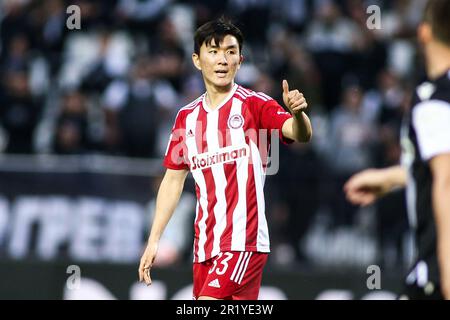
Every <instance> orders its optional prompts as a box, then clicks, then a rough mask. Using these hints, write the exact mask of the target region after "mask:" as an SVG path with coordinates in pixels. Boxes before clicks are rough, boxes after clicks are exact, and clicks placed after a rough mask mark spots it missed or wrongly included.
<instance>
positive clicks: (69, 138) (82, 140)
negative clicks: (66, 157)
mask: <svg viewBox="0 0 450 320" xmlns="http://www.w3.org/2000/svg"><path fill="white" fill-rule="evenodd" d="M85 99H86V98H85V97H84V96H83V94H82V93H81V92H78V91H73V92H68V93H66V94H65V95H64V97H63V104H62V108H61V113H60V115H59V117H58V119H57V122H56V133H55V135H54V142H53V150H54V152H55V153H58V154H83V153H86V152H87V151H89V149H90V148H91V145H92V143H91V141H90V138H89V133H88V116H87V106H86V101H85Z"/></svg>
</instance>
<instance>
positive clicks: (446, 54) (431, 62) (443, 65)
mask: <svg viewBox="0 0 450 320" xmlns="http://www.w3.org/2000/svg"><path fill="white" fill-rule="evenodd" d="M428 55H429V58H428V61H427V74H428V77H429V78H430V79H432V80H435V79H437V78H439V77H440V76H442V75H443V74H444V73H445V72H446V71H447V70H449V69H450V48H449V47H447V46H444V45H442V44H440V43H434V44H433V46H432V47H430V48H429V51H428Z"/></svg>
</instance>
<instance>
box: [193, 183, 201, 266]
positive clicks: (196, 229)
mask: <svg viewBox="0 0 450 320" xmlns="http://www.w3.org/2000/svg"><path fill="white" fill-rule="evenodd" d="M195 194H196V196H197V212H196V213H197V214H196V215H197V216H196V219H195V222H194V262H198V240H199V238H200V228H199V227H198V223H199V221H200V220H201V219H202V217H203V209H202V206H201V205H200V203H199V200H198V199H200V188H199V187H198V185H197V184H195Z"/></svg>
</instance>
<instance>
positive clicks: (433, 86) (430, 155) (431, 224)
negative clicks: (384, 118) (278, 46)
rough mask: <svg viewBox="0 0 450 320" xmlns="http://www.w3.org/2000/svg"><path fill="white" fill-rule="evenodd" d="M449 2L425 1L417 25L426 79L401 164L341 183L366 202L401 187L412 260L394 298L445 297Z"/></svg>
mask: <svg viewBox="0 0 450 320" xmlns="http://www.w3.org/2000/svg"><path fill="white" fill-rule="evenodd" d="M449 16H450V0H430V1H429V2H428V3H427V6H426V9H425V14H424V19H423V21H422V23H421V24H420V26H419V27H418V30H417V31H418V32H417V35H418V40H419V42H420V44H421V45H422V47H423V52H424V55H425V60H426V69H427V75H428V78H429V81H427V82H424V83H422V84H420V85H419V86H418V87H417V88H416V91H415V96H414V100H413V105H412V108H411V111H410V112H409V114H408V116H407V118H406V119H405V120H406V121H405V125H404V127H403V129H402V131H403V132H402V139H401V144H402V150H403V153H402V166H395V167H390V168H386V169H378V170H376V169H369V170H365V171H363V172H360V173H357V174H356V175H354V176H353V177H351V178H350V179H349V181H348V182H347V183H346V185H345V186H344V189H345V191H346V194H347V197H348V199H349V200H350V201H351V202H353V203H354V204H360V205H368V204H371V203H373V202H374V201H375V200H376V199H377V198H379V197H381V196H383V195H384V194H386V193H387V192H389V191H391V190H393V189H395V188H397V187H403V186H405V185H406V187H407V205H408V216H409V220H410V224H411V225H412V227H413V228H414V230H415V237H416V245H417V258H416V261H415V262H414V265H413V267H412V269H411V271H410V272H409V274H408V276H407V277H406V281H405V288H404V292H403V294H402V295H400V298H405V299H407V298H409V299H430V298H431V299H440V298H445V299H450V19H449V18H448V17H449Z"/></svg>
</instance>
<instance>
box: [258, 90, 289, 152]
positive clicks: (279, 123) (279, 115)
mask: <svg viewBox="0 0 450 320" xmlns="http://www.w3.org/2000/svg"><path fill="white" fill-rule="evenodd" d="M259 112H260V125H261V128H263V129H268V130H270V131H272V130H279V136H280V139H281V141H283V142H284V143H292V142H293V140H291V139H289V138H286V137H284V136H283V133H282V128H283V124H284V122H285V121H286V120H288V119H290V118H292V115H291V114H290V113H289V112H286V110H284V109H283V108H282V107H281V106H280V105H279V104H278V102H276V101H275V100H274V99H270V100H268V101H266V102H265V103H264V104H262V105H261V106H260V108H259Z"/></svg>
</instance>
